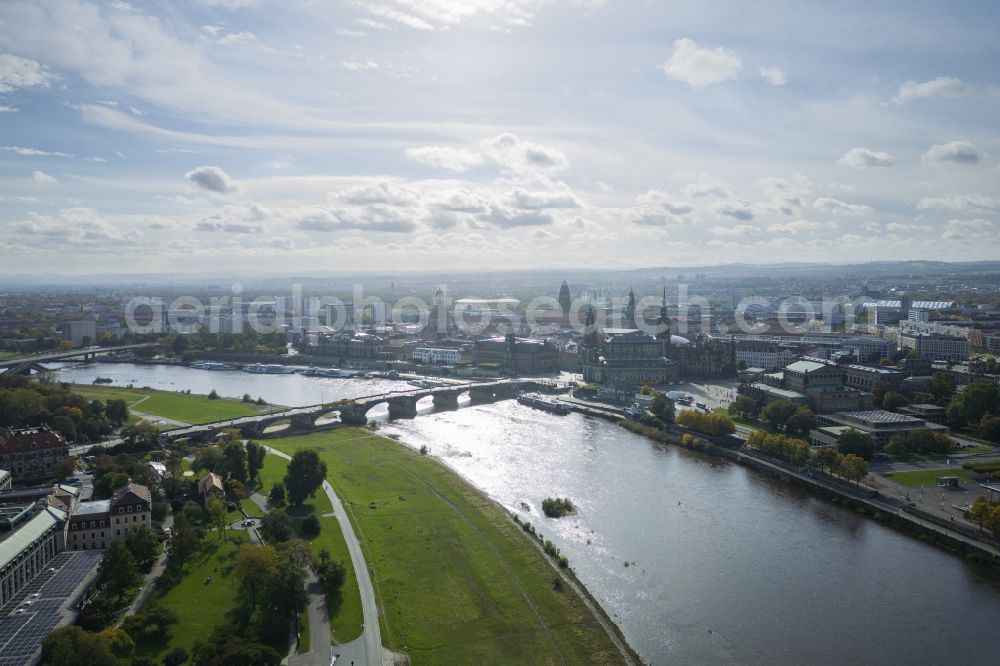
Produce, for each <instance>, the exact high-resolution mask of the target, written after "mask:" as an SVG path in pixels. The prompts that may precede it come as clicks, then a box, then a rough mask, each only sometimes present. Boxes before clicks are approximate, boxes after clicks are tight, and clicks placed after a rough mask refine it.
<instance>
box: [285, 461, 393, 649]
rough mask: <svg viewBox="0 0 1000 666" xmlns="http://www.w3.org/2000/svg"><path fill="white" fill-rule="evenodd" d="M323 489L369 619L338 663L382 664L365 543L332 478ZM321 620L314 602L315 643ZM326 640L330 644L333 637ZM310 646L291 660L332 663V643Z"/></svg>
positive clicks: (324, 620) (311, 621) (311, 618)
mask: <svg viewBox="0 0 1000 666" xmlns="http://www.w3.org/2000/svg"><path fill="white" fill-rule="evenodd" d="M266 448H267V452H268V453H273V454H274V455H276V456H278V457H279V458H284V459H285V460H291V459H292V457H291V456H290V455H288V454H287V453H284V452H282V451H279V450H277V449H274V448H271V447H270V446H268V447H266ZM323 490H324V491H325V492H326V496H327V497H329V498H330V504H332V505H333V515H334V517H336V518H337V522H339V523H340V529H341V532H343V534H344V541H345V542H346V543H347V551H348V552H349V553H350V555H351V564H352V565H353V566H354V573H355V576H356V577H357V579H358V588H359V590H360V592H361V610H362V614H363V616H364V619H365V624H364V632H363V633H362V634H361V637H360V638H358V639H357V640H354V641H351V642H350V643H345V644H343V645H338V646H337V647H336V653H337V654H339V655H340V658H339V659H338V660H337V663H338V664H345V665H346V664H352V663H353V664H354V665H355V666H380V665H381V664H382V630H381V627H379V623H378V604H377V603H376V601H375V588H374V586H373V585H372V579H371V575H370V574H369V573H368V566H367V565H366V564H365V556H364V553H363V552H362V551H361V543H360V542H359V541H358V537H357V535H355V534H354V527H353V526H352V525H351V521H350V519H349V518H348V517H347V512H346V511H345V510H344V505H343V504H342V503H341V501H340V498H339V497H337V494H336V493H334V492H333V487H332V486H331V485H330V482H329V481H323ZM318 621H321V622H322V623H323V624H326V625H327V626H329V620H328V619H327V618H326V614H325V613H322V614H320V613H317V612H316V611H315V610H314V608H313V604H312V603H310V609H309V625H310V633H311V635H312V637H313V638H312V639H311V642H313V641H315V638H316V637H318V636H320V635H323V634H322V633H321V632H317V631H316V630H314V629H313V627H314V626H315V624H316V622H318ZM326 635H327V636H329V631H327V632H326ZM326 642H327V644H329V640H328V641H326ZM309 647H310V650H309V652H307V653H306V654H303V655H298V657H297V658H293V659H292V660H290V662H292V661H294V663H296V664H314V665H315V666H327V665H328V664H329V663H330V657H331V655H332V654H333V652H332V650H331V648H330V647H329V645H325V646H313V645H310V646H309Z"/></svg>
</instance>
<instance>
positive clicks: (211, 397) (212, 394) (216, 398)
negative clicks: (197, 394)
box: [208, 389, 219, 400]
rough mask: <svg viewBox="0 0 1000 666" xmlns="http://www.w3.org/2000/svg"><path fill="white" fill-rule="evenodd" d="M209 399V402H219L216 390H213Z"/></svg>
mask: <svg viewBox="0 0 1000 666" xmlns="http://www.w3.org/2000/svg"><path fill="white" fill-rule="evenodd" d="M208 399H209V400H218V399H219V394H218V393H217V392H216V390H215V389H212V392H211V393H209V394H208Z"/></svg>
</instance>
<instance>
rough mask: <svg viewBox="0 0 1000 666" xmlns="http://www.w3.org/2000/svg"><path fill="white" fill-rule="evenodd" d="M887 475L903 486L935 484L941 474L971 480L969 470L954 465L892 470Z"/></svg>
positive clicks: (961, 479)
mask: <svg viewBox="0 0 1000 666" xmlns="http://www.w3.org/2000/svg"><path fill="white" fill-rule="evenodd" d="M884 476H885V477H887V478H889V479H891V480H892V481H895V482H896V483H898V484H899V485H901V486H911V487H912V486H933V485H935V484H936V481H937V478H938V477H939V476H957V477H958V478H959V480H960V481H962V482H963V483H964V482H966V481H968V480H969V472H968V470H964V469H962V468H961V467H958V466H957V465H956V466H952V467H945V468H942V469H919V470H915V471H912V472H892V473H890V474H885V475H884Z"/></svg>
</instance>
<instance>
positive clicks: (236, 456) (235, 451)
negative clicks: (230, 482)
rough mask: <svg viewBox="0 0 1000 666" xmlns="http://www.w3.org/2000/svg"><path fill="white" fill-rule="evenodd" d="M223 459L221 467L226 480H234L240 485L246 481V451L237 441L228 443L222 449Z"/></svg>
mask: <svg viewBox="0 0 1000 666" xmlns="http://www.w3.org/2000/svg"><path fill="white" fill-rule="evenodd" d="M222 455H223V456H224V457H225V463H224V466H223V469H224V473H225V475H226V478H228V479H236V480H237V481H239V482H240V483H241V484H242V483H244V482H246V480H247V449H246V447H244V446H243V445H242V444H241V443H240V442H239V441H238V440H236V441H230V442H228V443H227V444H226V445H225V446H224V447H223V448H222Z"/></svg>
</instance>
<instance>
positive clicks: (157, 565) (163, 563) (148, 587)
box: [118, 513, 174, 624]
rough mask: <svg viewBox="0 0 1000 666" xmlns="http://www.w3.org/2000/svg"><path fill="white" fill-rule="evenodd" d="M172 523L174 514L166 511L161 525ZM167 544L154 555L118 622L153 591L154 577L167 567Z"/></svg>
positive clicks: (131, 613)
mask: <svg viewBox="0 0 1000 666" xmlns="http://www.w3.org/2000/svg"><path fill="white" fill-rule="evenodd" d="M173 524H174V514H173V513H168V514H167V517H166V518H164V519H163V525H162V526H161V527H163V529H165V530H166V529H170V527H171V526H172V525H173ZM167 544H168V542H164V543H163V552H161V553H160V554H159V555H157V556H156V560H155V561H154V562H153V566H152V568H151V569H150V570H149V573H148V574H146V575H145V576H143V579H142V589H141V590H139V594H138V596H136V598H135V601H133V602H132V605H131V606H129V607H128V610H126V611H125V613H124V614H123V615H122V616H121V618H120V619H119V620H118V624H121V623H122V622H124V621H125V618H127V617H128V616H129V615H133V614H135V612H136V611H137V610H139V609H140V608H141V607H142V602H144V601H145V600H146V598H147V597H148V596H149V594H150V592H152V591H153V587H154V586H155V585H156V579H157V578H159V577H160V575H161V574H162V573H163V570H164V569H166V568H167Z"/></svg>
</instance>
